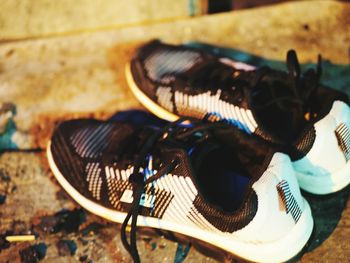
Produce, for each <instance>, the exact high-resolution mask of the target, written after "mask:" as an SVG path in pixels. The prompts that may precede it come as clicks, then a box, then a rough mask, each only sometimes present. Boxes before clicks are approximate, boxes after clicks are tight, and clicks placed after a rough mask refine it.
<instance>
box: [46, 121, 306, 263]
mask: <svg viewBox="0 0 350 263" xmlns="http://www.w3.org/2000/svg"><path fill="white" fill-rule="evenodd" d="M183 121H184V120H178V121H177V122H174V123H170V124H168V125H166V126H164V127H157V126H154V125H151V126H145V125H142V126H140V125H136V124H135V123H129V122H122V121H108V122H101V121H97V120H91V119H87V120H73V121H67V122H64V123H62V124H60V125H59V126H58V127H57V129H56V130H55V132H54V134H53V137H52V140H51V142H50V143H49V144H48V148H47V156H48V161H49V164H50V167H51V170H52V172H53V174H54V176H55V177H56V179H57V181H58V182H59V183H60V185H61V186H62V187H63V188H64V189H65V190H66V191H67V193H68V194H69V195H70V196H71V197H72V198H73V199H74V200H75V201H76V202H77V203H78V204H80V205H81V206H82V207H84V208H85V209H87V210H88V211H90V212H91V213H94V214H97V215H99V216H101V217H104V218H106V219H108V220H112V221H115V222H118V223H121V224H122V228H121V230H122V231H121V235H122V241H123V244H124V246H125V247H126V249H127V250H128V252H129V253H130V255H131V256H132V258H133V260H134V261H135V262H139V261H140V259H139V255H138V251H137V246H136V227H137V228H153V229H157V232H163V233H168V232H169V231H170V232H173V233H177V234H181V235H185V236H187V240H191V241H193V240H197V241H201V242H206V243H208V244H209V245H210V246H213V247H216V248H219V249H221V250H223V251H226V253H230V254H234V255H236V256H237V257H240V258H244V259H247V260H252V261H257V262H277V261H278V262H280V261H286V260H288V259H290V258H292V257H294V256H295V255H296V254H297V253H298V252H299V251H301V249H302V248H303V247H304V245H305V244H306V242H307V241H308V239H309V237H310V235H311V232H312V229H313V219H312V216H311V210H310V207H309V205H308V203H307V201H306V200H305V199H304V198H303V197H302V195H301V194H300V190H299V187H298V183H297V181H296V178H295V175H294V170H293V167H292V164H291V161H290V158H289V157H288V156H287V155H285V154H283V153H280V152H276V151H274V150H273V149H272V148H271V146H270V145H269V144H268V143H266V142H265V141H263V140H261V139H260V138H258V137H253V136H250V135H248V134H246V133H243V132H241V131H239V130H238V129H232V127H231V126H228V125H227V124H221V123H200V122H198V121H197V122H195V121H193V120H192V121H191V122H190V121H189V120H186V122H183ZM129 221H131V230H130V241H129V240H128V239H127V235H126V228H127V225H128V223H129ZM177 234H176V235H177Z"/></svg>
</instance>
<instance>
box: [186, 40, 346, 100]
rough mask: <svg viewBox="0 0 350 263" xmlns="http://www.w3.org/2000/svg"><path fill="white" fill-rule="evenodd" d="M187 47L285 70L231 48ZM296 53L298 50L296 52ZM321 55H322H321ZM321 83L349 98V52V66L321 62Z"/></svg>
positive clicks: (279, 64) (309, 65)
mask: <svg viewBox="0 0 350 263" xmlns="http://www.w3.org/2000/svg"><path fill="white" fill-rule="evenodd" d="M187 45H188V46H191V47H195V48H200V49H203V50H205V51H208V52H211V53H214V54H216V55H220V56H224V57H228V58H231V59H233V60H237V61H240V62H244V63H247V64H250V65H253V66H258V67H260V66H269V67H271V68H274V69H279V70H287V67H286V63H285V61H278V60H271V59H267V58H263V57H259V56H255V55H252V54H249V53H247V52H244V51H241V50H238V49H232V48H223V47H216V46H212V45H208V44H205V43H199V42H191V43H188V44H187ZM296 52H297V53H298V50H296ZM317 55H318V54H317V53H316V52H315V61H316V59H317ZM321 55H322V54H321ZM315 67H316V65H315V64H313V63H306V64H302V65H301V69H302V71H305V70H306V69H308V68H315ZM321 82H322V83H323V84H324V85H326V86H329V87H331V88H334V89H337V90H342V91H343V92H345V93H347V95H348V96H350V51H349V64H345V65H340V64H334V63H332V62H331V61H329V60H326V59H325V60H323V62H322V79H321Z"/></svg>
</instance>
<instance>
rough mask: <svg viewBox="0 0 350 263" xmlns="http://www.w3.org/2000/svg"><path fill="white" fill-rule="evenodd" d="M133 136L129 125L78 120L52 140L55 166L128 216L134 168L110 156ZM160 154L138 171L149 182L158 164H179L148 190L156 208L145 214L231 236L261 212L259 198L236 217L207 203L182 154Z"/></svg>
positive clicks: (88, 194) (86, 193)
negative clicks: (258, 208)
mask: <svg viewBox="0 0 350 263" xmlns="http://www.w3.org/2000/svg"><path fill="white" fill-rule="evenodd" d="M134 131H136V130H135V129H134V128H133V127H130V125H123V124H122V123H118V122H106V123H103V122H98V121H93V120H77V121H70V122H67V123H63V124H61V125H60V126H59V127H58V128H57V129H56V131H55V133H54V135H53V138H52V144H51V152H52V156H53V161H54V162H55V164H56V166H57V168H58V170H59V171H60V173H61V174H62V175H63V176H64V177H65V179H66V180H67V181H68V182H69V184H70V185H71V186H72V187H74V189H76V190H77V191H78V192H79V193H80V194H81V195H83V196H84V197H85V198H87V199H89V200H91V201H93V202H95V203H98V204H99V205H102V206H104V207H107V208H112V209H114V210H117V211H119V212H125V213H126V212H127V211H128V210H129V208H130V205H131V203H130V202H129V201H130V200H129V199H130V195H129V196H128V193H129V192H130V191H132V185H131V184H130V183H129V181H128V178H129V176H130V175H131V174H132V173H133V172H134V167H133V163H132V162H123V161H116V160H114V159H113V158H112V156H113V153H114V152H117V151H118V146H120V145H121V144H122V142H123V141H124V142H125V141H128V136H131V134H134ZM101 138H103V141H101ZM128 146H129V145H128ZM159 147H161V146H159ZM127 148H128V147H127ZM158 154H160V155H159V156H158V157H159V158H156V156H154V158H153V157H152V156H150V157H149V159H148V161H147V162H146V163H145V164H144V166H143V167H142V168H141V169H140V172H141V173H143V174H144V175H145V177H146V178H147V177H148V176H150V175H152V174H154V173H155V172H156V171H157V170H159V169H160V165H162V164H161V163H159V162H158V161H156V159H160V160H161V161H162V163H163V164H164V165H165V164H166V163H169V162H170V161H171V160H173V159H174V158H175V156H176V157H177V159H178V160H180V163H179V164H178V166H177V167H176V168H175V169H174V170H173V171H171V172H170V173H168V174H166V175H164V176H162V177H161V178H160V179H158V180H156V181H155V182H153V183H152V185H148V186H147V187H146V189H145V194H144V195H145V199H146V200H148V201H149V202H151V203H152V205H153V207H152V209H151V208H150V207H147V206H145V207H142V211H141V214H142V215H145V216H150V217H156V218H164V219H167V220H172V221H175V222H179V223H183V222H187V223H188V224H190V225H193V226H195V227H200V228H201V227H202V224H203V222H206V223H205V224H206V225H207V226H208V227H209V228H211V229H212V230H215V231H218V232H233V231H235V230H238V229H240V228H242V227H244V226H245V225H246V224H248V223H249V222H250V221H251V220H252V218H253V217H254V215H255V213H256V211H257V198H256V195H254V194H253V195H250V196H249V197H248V198H246V199H245V201H244V204H245V205H243V208H242V209H241V210H237V211H235V212H234V213H232V215H230V214H227V213H224V212H223V211H222V210H220V209H219V210H218V209H217V208H215V206H212V205H211V204H209V203H208V202H206V201H205V198H203V196H202V195H201V194H200V193H199V191H198V189H197V187H196V183H195V181H193V179H192V176H193V174H192V170H191V169H192V168H190V166H189V163H188V160H187V158H188V157H186V154H185V153H184V152H183V151H177V150H171V149H170V150H164V151H163V150H162V151H160V152H158ZM128 198H129V199H128ZM222 217H225V220H224V221H222V223H218V222H217V219H218V218H222ZM215 218H217V219H215ZM199 222H201V223H199Z"/></svg>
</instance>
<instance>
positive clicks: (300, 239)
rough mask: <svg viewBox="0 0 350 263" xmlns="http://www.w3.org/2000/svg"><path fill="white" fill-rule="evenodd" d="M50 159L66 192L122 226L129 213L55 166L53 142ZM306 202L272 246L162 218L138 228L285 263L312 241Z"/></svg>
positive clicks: (146, 219) (144, 221) (140, 223)
mask: <svg viewBox="0 0 350 263" xmlns="http://www.w3.org/2000/svg"><path fill="white" fill-rule="evenodd" d="M47 158H48V162H49V165H50V168H51V170H52V172H53V174H54V176H55V178H56V179H57V181H58V182H59V183H60V185H61V186H62V187H63V188H64V190H65V191H66V192H67V193H68V194H69V195H70V196H71V197H72V198H73V199H74V200H75V201H76V202H77V203H78V204H79V205H81V206H82V207H83V208H85V209H86V210H88V211H90V212H91V213H93V214H96V215H98V216H101V217H103V218H105V219H108V220H110V221H114V222H117V223H122V222H123V221H124V218H125V216H126V214H125V213H122V212H118V211H115V210H112V209H108V208H105V207H103V206H101V205H99V204H97V203H95V202H92V201H91V200H89V199H87V198H85V197H84V196H83V195H81V194H80V193H79V192H78V191H77V190H76V189H75V188H74V187H73V186H72V185H70V183H69V182H68V181H67V180H66V179H65V178H64V176H63V175H62V174H61V172H60V170H59V169H58V167H57V166H56V164H55V161H54V160H53V157H52V153H51V142H49V143H48V146H47ZM304 202H305V209H304V211H303V214H302V216H301V217H300V219H299V221H298V223H297V224H296V225H295V227H294V228H293V229H291V230H290V231H289V234H288V235H286V236H284V237H283V238H281V239H278V240H275V241H274V242H270V243H265V244H262V243H256V242H255V243H254V242H252V243H250V242H247V241H244V242H242V240H240V239H239V238H237V237H232V236H231V237H228V235H227V233H225V234H224V235H220V234H217V233H213V232H208V231H204V230H201V229H199V228H194V227H191V226H187V225H179V224H178V223H175V222H171V221H166V220H162V219H158V218H152V217H145V216H141V215H140V216H139V218H138V222H137V226H138V227H147V228H156V229H161V230H165V231H171V232H174V233H180V234H183V235H186V236H189V237H193V238H195V239H197V240H201V241H203V242H206V243H208V244H210V245H212V246H214V247H216V248H219V249H222V250H225V251H227V252H228V253H231V254H233V255H236V256H238V257H240V258H244V259H247V260H250V261H255V262H284V261H287V260H288V259H290V258H292V257H294V256H295V255H297V254H298V253H299V251H301V250H302V248H303V247H304V245H305V244H306V242H307V241H308V239H309V237H310V235H311V232H312V229H313V219H312V216H311V209H310V206H309V205H308V203H307V201H306V200H304Z"/></svg>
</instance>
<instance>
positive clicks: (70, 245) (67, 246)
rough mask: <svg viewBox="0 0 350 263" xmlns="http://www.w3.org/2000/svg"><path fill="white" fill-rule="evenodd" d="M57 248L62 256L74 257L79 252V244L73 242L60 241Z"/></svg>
mask: <svg viewBox="0 0 350 263" xmlns="http://www.w3.org/2000/svg"><path fill="white" fill-rule="evenodd" d="M56 246H57V250H58V254H59V255H60V256H73V255H75V252H76V251H77V244H76V243H75V242H74V241H73V240H60V241H58V242H57V244H56Z"/></svg>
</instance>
